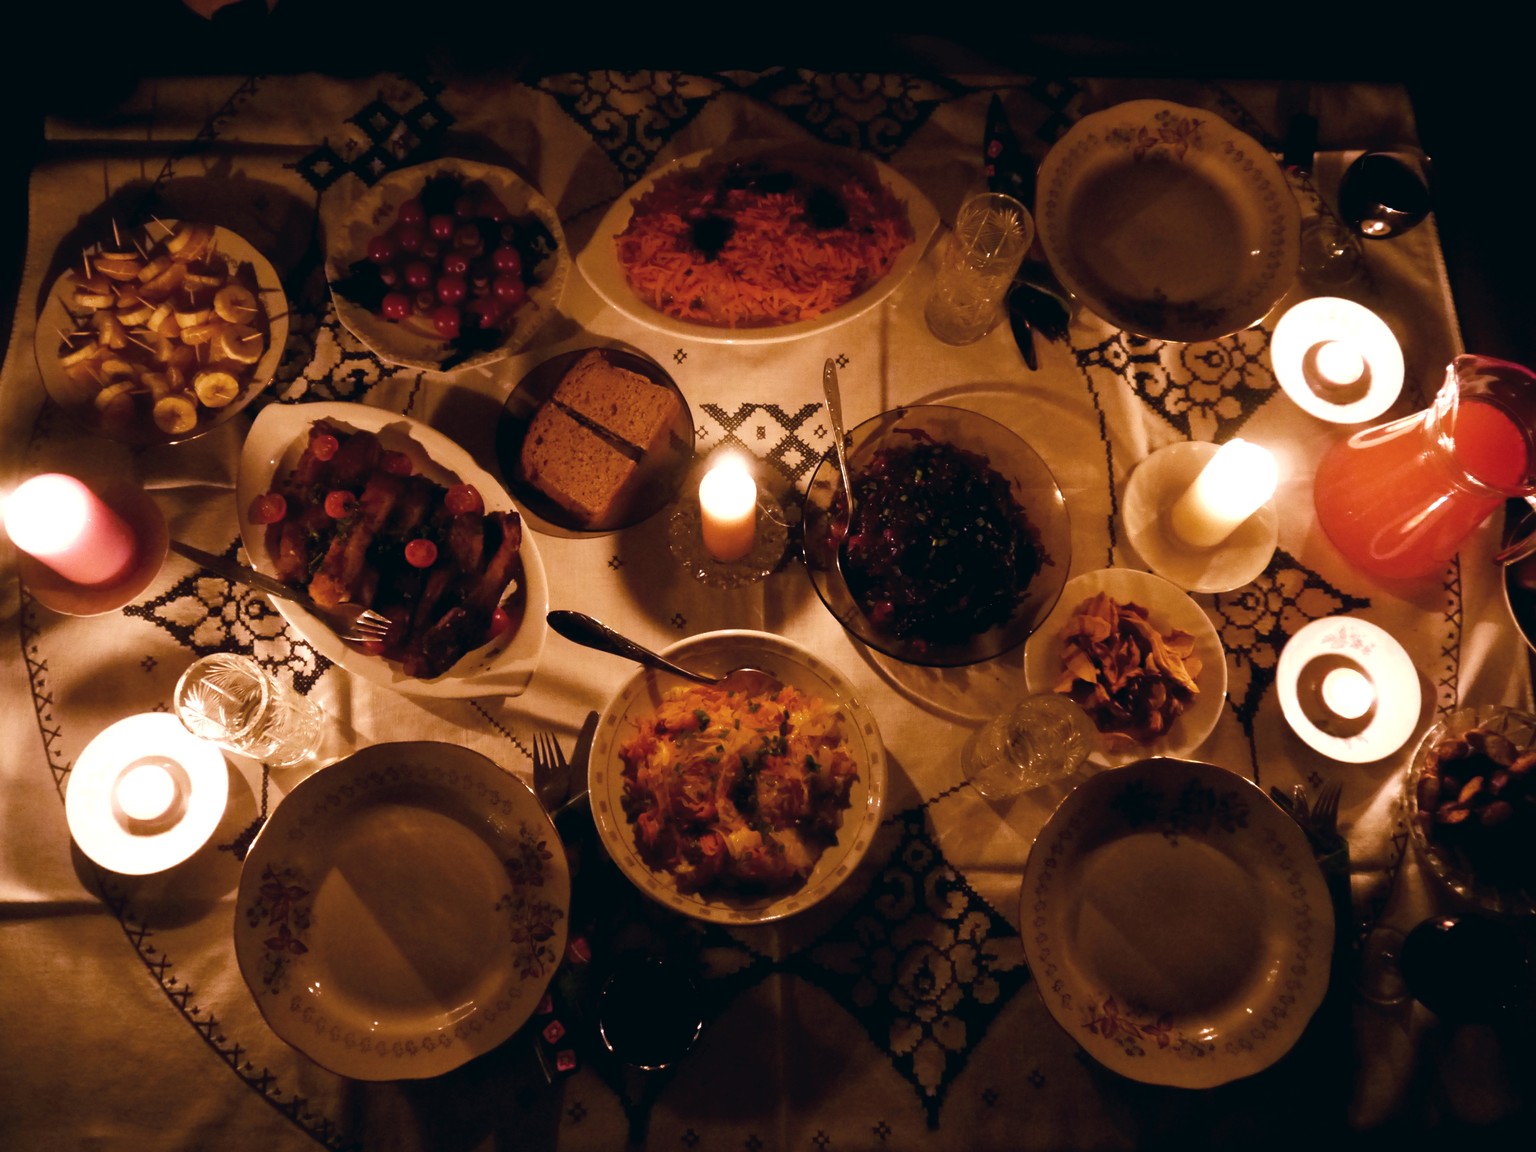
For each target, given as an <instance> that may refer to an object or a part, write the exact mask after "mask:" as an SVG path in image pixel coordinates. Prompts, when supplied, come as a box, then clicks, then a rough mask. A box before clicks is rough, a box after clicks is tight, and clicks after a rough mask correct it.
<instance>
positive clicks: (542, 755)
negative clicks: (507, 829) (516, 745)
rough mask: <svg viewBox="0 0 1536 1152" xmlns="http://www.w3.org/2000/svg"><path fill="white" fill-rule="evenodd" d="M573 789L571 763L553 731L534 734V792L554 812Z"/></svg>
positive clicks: (549, 810)
mask: <svg viewBox="0 0 1536 1152" xmlns="http://www.w3.org/2000/svg"><path fill="white" fill-rule="evenodd" d="M570 790H571V773H570V765H569V764H568V763H567V762H566V759H565V753H564V751H562V750H561V748H560V741H558V740H556V739H555V736H554V733H552V732H535V733H534V734H533V792H534V795H535V796H537V797H538V798H539V803H540V804H542V805H544V810H545V811H546V812H549V813H550V814H553V813H554V812H555V810H556V809H558V808H559V807H560V806H561V804H562V803H563V802H564V800H565V797H566V794H567V793H568V792H569V791H570Z"/></svg>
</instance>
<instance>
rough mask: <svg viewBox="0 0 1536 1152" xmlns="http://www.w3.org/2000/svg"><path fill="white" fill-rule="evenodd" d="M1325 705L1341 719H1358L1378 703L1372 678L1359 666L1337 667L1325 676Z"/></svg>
mask: <svg viewBox="0 0 1536 1152" xmlns="http://www.w3.org/2000/svg"><path fill="white" fill-rule="evenodd" d="M1320 691H1321V694H1322V697H1323V706H1324V707H1325V708H1327V709H1328V711H1330V712H1332V713H1333V714H1334V715H1335V716H1337V717H1339V718H1340V719H1341V720H1358V719H1360V717H1362V716H1364V715H1365V714H1366V713H1367V712H1369V711H1370V710H1371V705H1373V704H1375V703H1376V689H1375V687H1374V686H1373V685H1372V684H1371V678H1370V677H1369V676H1367V675H1366V674H1365V673H1364V672H1361V671H1360V670H1359V669H1358V668H1335V669H1333V670H1332V671H1330V672H1329V673H1328V674H1327V675H1326V676H1324V677H1323V684H1322V688H1321V690H1320Z"/></svg>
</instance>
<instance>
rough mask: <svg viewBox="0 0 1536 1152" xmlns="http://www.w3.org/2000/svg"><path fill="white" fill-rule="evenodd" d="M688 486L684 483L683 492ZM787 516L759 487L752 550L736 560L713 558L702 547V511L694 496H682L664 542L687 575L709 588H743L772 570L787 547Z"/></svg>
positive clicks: (670, 518)
mask: <svg viewBox="0 0 1536 1152" xmlns="http://www.w3.org/2000/svg"><path fill="white" fill-rule="evenodd" d="M690 490H691V489H690V488H689V486H687V485H685V486H684V488H683V491H685V492H687V491H690ZM789 530H790V525H789V519H788V515H787V514H786V512H785V507H784V505H783V504H782V503H780V501H779V499H778V498H777V497H776V496H774V495H773V493H771V492H768V491H766V490H765V489H764V488H763V487H762V486H759V487H758V491H757V538H756V539H755V540H754V541H753V543H752V549H751V551H749V552H748V553H747V554H746V555H745V556H742V557H740V558H739V559H736V560H729V561H723V560H716V559H715V558H714V556H712V555H710V552H709V549H707V548H706V547H705V546H704V521H703V513H702V512H701V511H700V510H699V502H698V500H697V499H688V498H684V499H681V500H679V501H677V503H676V504H675V505H674V506H673V508H672V513H671V515H670V516H669V517H668V519H667V543H668V545H669V546H670V547H671V549H672V555H673V557H674V558H675V559H676V560H677V562H678V563H679V564H681V565H682V566H683V567H684V568H685V569H687V571H688V574H689V575H691V576H692V577H693V578H694V579H695V580H697V581H699V582H700V583H701V584H708V585H709V586H710V587H712V588H744V587H746V586H747V585H749V584H756V583H757V582H758V581H760V580H762V579H764V578H765V577H767V576H768V575H770V574H771V573H772V572H774V571H775V570H776V569H777V568H778V567H779V565H780V564H781V563H782V562H783V560H784V555H785V553H786V552H787V551H788V549H789Z"/></svg>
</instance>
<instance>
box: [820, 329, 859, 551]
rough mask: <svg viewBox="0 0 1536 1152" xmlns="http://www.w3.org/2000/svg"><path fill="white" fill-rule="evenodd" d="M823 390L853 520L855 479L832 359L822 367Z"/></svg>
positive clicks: (835, 369)
mask: <svg viewBox="0 0 1536 1152" xmlns="http://www.w3.org/2000/svg"><path fill="white" fill-rule="evenodd" d="M821 390H822V391H823V392H824V393H825V394H826V397H827V418H828V419H829V420H831V421H832V447H833V448H834V449H835V450H836V452H837V471H838V474H839V475H841V476H842V478H843V491H844V493H846V494H847V496H848V519H849V520H850V521H852V519H853V477H851V476H849V475H848V450H847V449H846V448H845V447H844V446H843V397H842V393H841V392H840V391H839V390H838V387H837V364H836V363H834V362H833V360H832V358H831V357H828V358H827V362H826V363H825V364H824V365H822V369H821Z"/></svg>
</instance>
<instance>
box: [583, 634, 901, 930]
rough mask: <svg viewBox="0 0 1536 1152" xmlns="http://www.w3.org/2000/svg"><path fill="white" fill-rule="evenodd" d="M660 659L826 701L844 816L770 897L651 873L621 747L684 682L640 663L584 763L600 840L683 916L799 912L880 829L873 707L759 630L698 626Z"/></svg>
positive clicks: (829, 670)
mask: <svg viewBox="0 0 1536 1152" xmlns="http://www.w3.org/2000/svg"><path fill="white" fill-rule="evenodd" d="M664 655H666V656H667V658H668V659H670V660H673V661H675V662H676V663H678V664H682V665H683V666H685V667H687V668H693V669H697V670H698V671H700V672H704V673H708V674H718V673H723V672H726V671H729V670H730V669H732V668H737V667H742V666H750V667H754V668H761V669H763V670H764V671H766V672H769V673H772V674H773V675H774V676H776V677H778V679H779V680H780V681H781V682H782V683H785V684H788V685H791V686H792V687H795V688H798V689H800V690H801V691H803V692H805V693H807V694H808V695H812V696H816V697H819V698H820V699H821V700H823V701H825V702H826V703H828V704H829V705H834V706H835V707H836V708H837V709H838V710H839V712H840V713H841V719H842V732H843V736H844V739H845V740H846V741H847V743H848V748H849V752H850V754H851V755H852V757H853V759H854V761H855V763H856V764H857V765H858V778H857V779H856V780H855V781H854V783H853V789H852V791H851V793H850V796H849V804H848V807H847V808H846V809H844V811H843V814H842V823H841V825H840V827H839V829H838V834H837V841H836V843H834V844H833V845H831V846H830V847H828V848H827V849H826V850H825V851H824V852H823V853H822V854H821V857H820V859H819V860H818V861H817V862H816V866H815V868H814V869H813V870H812V871H811V874H810V876H809V878H808V879H807V880H806V881H805V883H804V884H802V885H800V886H799V887H796V888H792V889H790V890H788V891H786V892H778V893H774V894H771V895H735V894H732V893H729V892H726V891H720V890H712V889H705V890H704V891H701V892H680V891H679V890H678V887H677V883H676V881H675V880H674V878H673V877H672V876H671V874H670V873H667V872H662V871H656V870H654V869H652V868H651V867H650V865H648V864H647V863H646V862H645V861H644V860H643V859H642V858H641V856H640V852H639V849H638V848H637V847H636V843H635V830H634V826H633V825H632V824H631V823H630V821H629V819H628V817H627V816H626V815H625V813H624V808H623V797H624V762H623V760H622V759H621V758H620V756H619V749H620V748H621V747H622V746H623V744H624V743H625V741H627V740H628V739H630V737H632V736H633V735H634V734H635V732H636V731H637V728H638V725H639V724H641V723H642V722H644V721H645V720H646V719H648V718H649V717H651V716H652V715H654V713H655V711H656V709H657V707H658V706H659V705H660V703H661V700H662V695H663V694H664V693H665V692H666V691H667V689H669V688H673V687H677V686H680V685H683V684H685V683H686V681H684V680H681V679H680V678H678V677H676V676H673V675H671V674H669V673H665V672H653V671H650V670H648V669H640V670H638V671H636V672H635V673H634V674H633V675H631V676H630V677H629V679H628V680H627V681H625V683H624V686H623V687H622V688H620V689H619V691H618V693H617V694H616V695H615V696H614V697H613V699H612V700H611V701H610V702H609V704H608V706H607V708H606V709H604V711H603V714H602V719H601V720H600V721H599V722H598V726H597V732H596V734H595V735H594V736H593V740H592V754H591V758H590V760H589V761H588V767H587V776H588V786H589V789H590V794H591V799H592V815H593V819H594V821H595V822H596V824H597V830H598V833H599V834H600V836H601V837H602V841H603V847H604V848H605V849H607V851H608V854H609V855H610V856H611V857H612V858H613V861H614V863H615V864H617V865H618V867H619V871H621V872H623V873H624V875H625V876H626V877H628V878H629V880H630V881H631V882H632V883H633V884H634V885H635V886H636V887H637V888H639V889H640V891H642V892H644V893H645V894H646V895H647V896H649V897H650V898H651V899H653V900H655V901H656V902H658V903H659V904H662V905H664V906H666V907H668V908H671V909H672V910H674V911H676V912H681V913H683V914H684V915H685V916H692V917H693V918H695V919H697V920H707V921H713V922H715V923H719V924H737V925H740V924H763V923H767V922H768V921H771V920H780V919H782V918H784V917H785V916H790V915H793V914H794V913H796V912H801V911H804V910H805V909H807V908H809V907H811V906H812V905H814V904H816V903H817V902H819V901H821V900H823V899H825V898H826V897H827V896H828V895H829V894H830V893H831V892H832V891H833V890H834V889H835V888H837V886H838V885H839V884H841V883H842V882H843V881H844V880H846V879H847V878H848V876H849V875H850V874H851V873H852V872H853V870H854V868H856V867H857V866H858V863H859V861H860V860H862V859H863V858H864V854H865V853H866V852H868V851H869V846H870V844H871V843H872V842H873V840H874V836H875V833H876V831H878V829H879V826H880V810H881V805H882V803H883V801H884V798H885V789H886V759H885V745H884V744H882V743H881V741H880V730H879V728H877V727H876V726H875V717H874V714H873V713H872V712H870V711H869V709H868V708H867V707H866V706H865V705H864V703H863V702H862V701H860V700H859V698H858V697H857V696H855V695H854V692H853V686H852V685H851V684H850V683H849V682H848V681H847V680H846V679H844V678H843V676H842V674H841V673H840V672H838V671H837V670H836V669H835V668H833V667H832V666H831V665H830V664H828V663H827V662H826V661H824V660H822V659H821V658H820V657H819V656H817V655H815V654H814V653H812V652H811V651H809V650H808V649H806V648H803V647H801V646H800V645H798V644H796V643H794V642H793V641H791V640H787V639H785V638H784V637H782V636H774V635H772V634H770V633H766V632H750V631H745V630H729V631H724V632H705V633H702V634H701V635H698V636H692V637H689V638H688V639H686V640H681V641H679V642H678V643H676V644H673V645H671V646H670V647H669V648H667V649H666V650H665V652H664Z"/></svg>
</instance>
